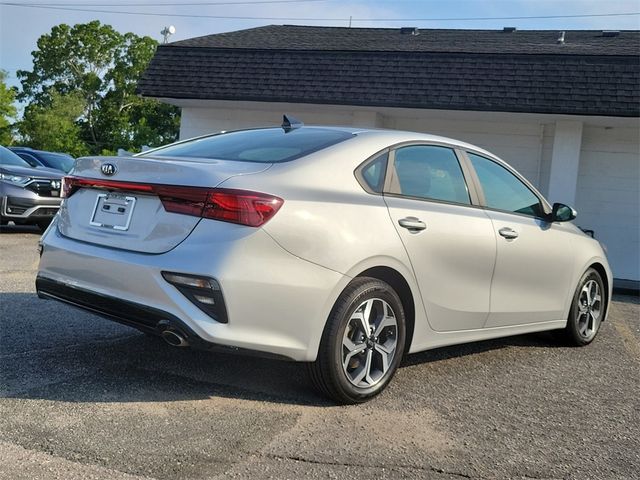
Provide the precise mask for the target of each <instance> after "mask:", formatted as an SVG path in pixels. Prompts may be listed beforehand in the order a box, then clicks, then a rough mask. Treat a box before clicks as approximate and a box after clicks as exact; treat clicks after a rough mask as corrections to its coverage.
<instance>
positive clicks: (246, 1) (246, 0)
mask: <svg viewBox="0 0 640 480" xmlns="http://www.w3.org/2000/svg"><path fill="white" fill-rule="evenodd" d="M327 1H330V0H242V1H237V2H233V1H222V2H218V1H216V2H189V3H185V2H152V3H113V2H111V3H69V2H64V3H51V2H47V3H40V2H30V3H18V2H0V5H8V6H12V7H36V8H37V7H197V6H220V5H261V4H265V5H266V4H274V3H309V2H327Z"/></svg>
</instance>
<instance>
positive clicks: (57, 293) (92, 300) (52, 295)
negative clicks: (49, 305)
mask: <svg viewBox="0 0 640 480" xmlns="http://www.w3.org/2000/svg"><path fill="white" fill-rule="evenodd" d="M36 291H37V292H38V296H39V297H40V298H44V299H52V300H58V301H60V302H63V303H66V304H68V305H71V306H74V307H77V308H80V309H82V310H86V311H88V312H91V313H95V314H97V315H100V316H102V317H104V318H107V319H109V320H113V321H114V322H118V323H122V324H123V325H127V326H129V327H133V328H137V329H138V330H140V331H142V332H145V333H151V334H154V335H160V333H161V330H162V329H163V328H171V329H172V330H178V331H179V332H180V333H181V334H182V335H183V336H184V337H185V338H186V340H187V342H188V343H189V345H190V346H193V347H195V348H198V349H201V350H215V351H220V352H224V353H239V354H243V355H254V354H260V352H255V351H252V350H245V349H241V348H237V347H228V346H225V345H217V344H215V343H211V342H206V341H204V340H202V339H201V338H200V337H198V336H197V335H196V334H195V333H194V332H193V330H191V328H189V326H188V325H187V324H186V323H185V322H183V321H182V320H180V319H179V318H177V317H175V316H174V315H172V314H170V313H168V312H164V311H162V310H159V309H157V308H153V307H149V306H147V305H140V304H138V303H134V302H129V301H126V300H122V299H120V298H114V297H109V296H107V295H101V294H98V293H95V292H91V291H89V290H85V289H83V288H78V287H72V286H69V285H65V284H64V283H61V282H57V281H55V280H51V279H48V278H44V277H41V276H38V277H37V278H36ZM264 355H266V356H268V357H275V358H279V359H287V357H284V356H279V355H274V354H266V353H264Z"/></svg>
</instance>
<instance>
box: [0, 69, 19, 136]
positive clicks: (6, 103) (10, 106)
mask: <svg viewBox="0 0 640 480" xmlns="http://www.w3.org/2000/svg"><path fill="white" fill-rule="evenodd" d="M6 78H7V72H5V71H4V70H0V145H9V144H11V141H12V134H11V127H12V120H13V119H15V118H16V113H17V111H16V107H15V105H14V101H15V99H16V91H15V89H13V88H10V87H8V86H7V83H6Z"/></svg>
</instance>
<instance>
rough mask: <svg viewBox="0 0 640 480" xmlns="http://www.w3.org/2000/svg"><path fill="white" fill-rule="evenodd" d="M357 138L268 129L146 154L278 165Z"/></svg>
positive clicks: (328, 131)
mask: <svg viewBox="0 0 640 480" xmlns="http://www.w3.org/2000/svg"><path fill="white" fill-rule="evenodd" d="M351 137H353V134H352V133H349V132H344V131H340V130H331V129H328V128H309V127H303V128H299V129H295V130H290V131H289V132H285V131H284V130H283V129H282V128H265V129H257V130H242V131H238V132H230V133H223V134H219V135H212V136H210V137H204V138H197V139H194V140H189V141H186V142H183V143H178V144H175V145H168V146H166V147H163V148H160V149H158V150H154V151H152V152H148V153H145V154H142V155H140V156H143V157H144V156H152V157H193V158H210V159H215V160H236V161H243V162H260V163H274V162H286V161H289V160H295V159H296V158H300V157H303V156H305V155H309V154H310V153H313V152H317V151H318V150H322V149H323V148H327V147H330V146H332V145H335V144H336V143H339V142H342V141H344V140H347V139H349V138H351Z"/></svg>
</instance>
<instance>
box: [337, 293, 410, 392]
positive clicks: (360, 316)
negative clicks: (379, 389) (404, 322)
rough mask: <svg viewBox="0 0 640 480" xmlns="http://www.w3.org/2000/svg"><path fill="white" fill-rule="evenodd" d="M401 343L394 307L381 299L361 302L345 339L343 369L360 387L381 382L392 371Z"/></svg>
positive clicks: (345, 334) (348, 377)
mask: <svg viewBox="0 0 640 480" xmlns="http://www.w3.org/2000/svg"><path fill="white" fill-rule="evenodd" d="M397 345H398V323H397V321H396V315H395V313H394V311H393V309H392V308H391V306H390V305H389V304H388V303H387V302H385V301H384V300H382V299H380V298H370V299H368V300H365V301H364V302H362V303H361V304H360V305H359V306H358V307H357V308H356V309H355V310H354V312H353V314H352V315H351V317H350V318H349V321H348V322H347V326H346V328H345V331H344V335H343V338H342V369H343V371H344V373H345V375H346V377H347V380H349V382H350V383H351V384H352V385H354V386H356V387H360V388H369V387H372V386H374V385H376V384H378V383H379V382H380V381H381V380H382V379H383V378H384V376H385V374H386V373H387V372H388V371H389V368H390V366H391V365H392V363H393V360H394V358H395V355H396V350H397Z"/></svg>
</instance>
